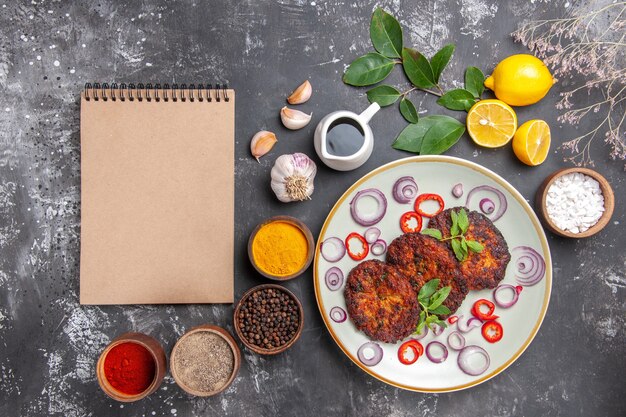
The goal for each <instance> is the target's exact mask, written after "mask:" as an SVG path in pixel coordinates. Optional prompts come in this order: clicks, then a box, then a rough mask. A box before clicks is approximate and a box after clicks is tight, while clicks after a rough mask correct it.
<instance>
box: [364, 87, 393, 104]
mask: <svg viewBox="0 0 626 417" xmlns="http://www.w3.org/2000/svg"><path fill="white" fill-rule="evenodd" d="M400 96H401V94H400V92H399V91H398V90H396V89H395V88H394V87H392V86H390V85H379V86H377V87H374V88H372V89H371V90H368V91H367V99H368V100H369V102H370V103H378V104H379V105H380V107H385V106H389V105H391V104H393V103H395V102H396V101H398V98H399V97H400Z"/></svg>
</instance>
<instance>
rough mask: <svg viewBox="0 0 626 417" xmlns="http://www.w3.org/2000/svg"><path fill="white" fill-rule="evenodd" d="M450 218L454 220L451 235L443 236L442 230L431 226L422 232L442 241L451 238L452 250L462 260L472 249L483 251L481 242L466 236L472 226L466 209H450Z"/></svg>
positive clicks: (477, 251) (473, 250)
mask: <svg viewBox="0 0 626 417" xmlns="http://www.w3.org/2000/svg"><path fill="white" fill-rule="evenodd" d="M450 220H451V221H452V225H451V226H450V236H448V237H443V235H442V233H441V230H439V229H430V228H428V229H424V230H422V234H423V235H427V236H431V237H434V238H435V239H438V240H439V241H441V242H445V241H448V240H449V241H450V246H451V247H452V251H453V252H454V255H455V256H456V258H457V259H458V260H459V261H460V262H463V261H465V260H466V259H467V257H468V256H469V252H470V251H472V252H476V253H479V252H482V250H483V249H484V246H483V245H482V244H481V243H480V242H478V241H476V240H470V239H467V238H466V237H465V233H467V231H468V230H469V226H470V222H469V217H468V216H467V212H466V211H465V209H463V208H462V209H460V210H459V211H458V212H457V211H454V210H450Z"/></svg>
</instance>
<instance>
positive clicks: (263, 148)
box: [250, 130, 278, 162]
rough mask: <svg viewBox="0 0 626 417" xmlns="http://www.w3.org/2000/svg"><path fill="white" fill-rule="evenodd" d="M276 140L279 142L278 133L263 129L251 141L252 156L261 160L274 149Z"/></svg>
mask: <svg viewBox="0 0 626 417" xmlns="http://www.w3.org/2000/svg"><path fill="white" fill-rule="evenodd" d="M276 142H278V139H276V135H275V134H274V133H272V132H268V131H267V130H261V131H260V132H258V133H257V134H256V135H254V136H253V137H252V141H251V142H250V152H251V153H252V156H254V157H255V158H256V160H257V161H259V158H260V157H262V156H263V155H265V154H266V153H268V152H269V151H271V150H272V148H273V147H274V145H275V144H276ZM259 162H261V161H259Z"/></svg>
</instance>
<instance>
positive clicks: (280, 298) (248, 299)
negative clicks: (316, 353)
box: [233, 284, 304, 355]
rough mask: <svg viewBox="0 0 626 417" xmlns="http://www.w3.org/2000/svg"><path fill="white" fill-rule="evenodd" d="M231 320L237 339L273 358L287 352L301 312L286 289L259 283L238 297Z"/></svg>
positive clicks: (299, 328) (297, 331) (297, 334)
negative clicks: (239, 298)
mask: <svg viewBox="0 0 626 417" xmlns="http://www.w3.org/2000/svg"><path fill="white" fill-rule="evenodd" d="M233 321H234V324H235V332H236V333H237V336H239V339H241V341H242V342H243V344H244V345H246V346H247V347H248V348H249V349H250V350H252V351H253V352H256V353H259V354H261V355H275V354H277V353H281V352H284V351H285V350H287V349H289V348H290V347H291V346H292V345H293V344H294V343H295V342H296V341H297V340H298V338H300V334H301V333H302V328H303V327H304V310H303V309H302V304H301V303H300V300H298V298H297V297H296V296H295V295H294V294H293V293H292V292H291V291H289V290H288V289H286V288H284V287H281V286H280V285H276V284H263V285H258V286H256V287H253V288H251V289H249V290H248V291H247V292H246V293H245V294H244V295H243V296H242V297H241V300H239V303H237V307H235V313H234V317H233Z"/></svg>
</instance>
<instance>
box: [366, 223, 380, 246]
mask: <svg viewBox="0 0 626 417" xmlns="http://www.w3.org/2000/svg"><path fill="white" fill-rule="evenodd" d="M363 237H364V238H365V241H366V242H367V243H369V244H370V245H371V244H372V243H374V242H376V240H378V238H379V237H380V229H379V228H378V227H370V228H369V229H367V230H366V231H365V233H363Z"/></svg>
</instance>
